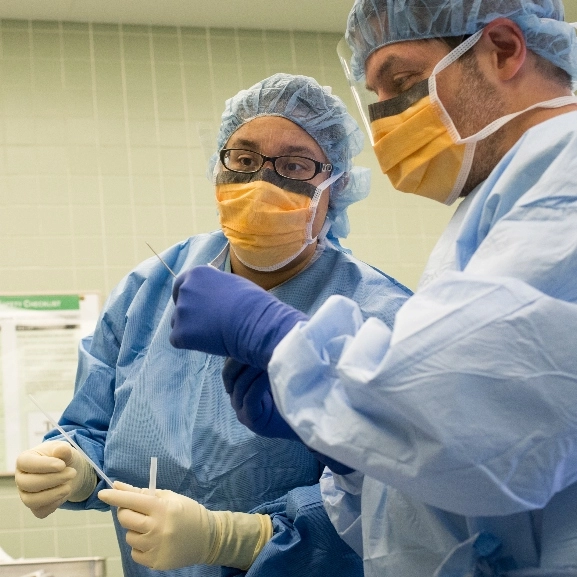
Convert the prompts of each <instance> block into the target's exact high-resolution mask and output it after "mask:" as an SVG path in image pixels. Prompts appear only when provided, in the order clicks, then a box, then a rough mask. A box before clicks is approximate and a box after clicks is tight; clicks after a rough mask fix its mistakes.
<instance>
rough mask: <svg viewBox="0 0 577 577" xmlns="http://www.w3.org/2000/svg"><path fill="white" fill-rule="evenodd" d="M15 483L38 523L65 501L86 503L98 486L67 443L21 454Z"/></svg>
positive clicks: (87, 468)
mask: <svg viewBox="0 0 577 577" xmlns="http://www.w3.org/2000/svg"><path fill="white" fill-rule="evenodd" d="M15 480H16V486H17V487H18V492H19V493H20V499H22V502H23V503H24V505H26V506H27V507H28V508H29V509H30V510H31V511H32V513H34V515H35V516H36V517H38V518H39V519H44V517H47V516H48V515H50V513H53V512H54V511H56V509H58V507H60V505H62V503H64V501H72V502H80V501H84V500H86V499H87V498H88V497H89V496H90V494H91V493H92V491H94V489H95V487H96V483H97V482H98V478H97V477H96V473H95V472H94V470H93V469H92V467H91V466H90V465H89V464H88V463H87V462H86V460H85V459H84V457H82V455H81V454H80V453H79V452H78V451H77V450H76V449H75V448H74V447H73V446H72V445H70V443H66V442H64V441H46V442H45V443H42V444H40V445H38V446H37V447H34V448H33V449H29V450H27V451H24V452H23V453H20V455H18V459H17V460H16V475H15Z"/></svg>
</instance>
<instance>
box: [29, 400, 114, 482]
mask: <svg viewBox="0 0 577 577" xmlns="http://www.w3.org/2000/svg"><path fill="white" fill-rule="evenodd" d="M28 397H29V398H30V400H31V401H32V402H33V403H34V404H35V405H36V406H37V407H38V408H39V409H40V411H42V413H43V414H44V416H45V417H46V418H47V419H48V421H49V422H50V423H51V424H52V426H53V427H56V428H57V429H58V430H59V431H60V432H61V433H62V434H63V435H64V438H65V439H66V440H67V441H68V442H69V443H70V444H71V445H72V446H73V447H74V448H75V449H76V450H77V451H78V452H79V453H80V454H81V455H82V456H83V457H84V458H85V459H86V460H87V461H88V462H89V463H90V464H91V465H92V468H93V469H94V470H95V471H96V473H97V474H98V476H99V477H100V478H101V479H102V480H104V481H105V482H106V483H107V484H108V485H109V486H110V488H111V489H114V486H113V485H112V481H111V480H110V479H109V478H108V477H107V476H106V475H105V474H104V471H103V470H102V469H101V468H100V467H99V466H98V465H97V464H96V463H95V462H94V461H93V460H92V459H91V458H90V457H89V456H88V455H87V454H86V453H85V452H84V451H83V450H82V449H81V448H80V446H79V445H78V443H76V442H75V441H74V439H73V438H72V437H71V436H70V435H69V434H68V433H67V432H66V431H65V430H64V429H63V428H62V427H61V426H60V425H59V424H58V423H57V422H56V421H55V420H54V419H53V418H52V417H51V416H50V415H49V414H48V413H47V412H46V411H45V410H44V409H43V408H42V407H41V406H40V405H39V404H38V401H37V400H36V399H35V398H34V397H33V396H32V395H28Z"/></svg>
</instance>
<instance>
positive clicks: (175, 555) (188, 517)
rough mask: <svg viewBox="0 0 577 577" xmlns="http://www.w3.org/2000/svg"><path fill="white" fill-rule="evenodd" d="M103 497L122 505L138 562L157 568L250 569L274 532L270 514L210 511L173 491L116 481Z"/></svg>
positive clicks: (123, 522)
mask: <svg viewBox="0 0 577 577" xmlns="http://www.w3.org/2000/svg"><path fill="white" fill-rule="evenodd" d="M98 497H99V499H101V500H102V501H104V502H105V503H108V504H109V505H112V506H114V507H118V522H119V523H120V524H121V525H122V526H123V527H124V528H125V529H127V531H128V532H127V534H126V542H127V543H128V545H130V546H131V547H132V558H133V559H134V561H136V562H137V563H140V564H141V565H145V566H146V567H150V568H151V569H156V570H164V571H166V570H168V569H178V568H180V567H189V566H191V565H224V566H226V567H236V568H237V569H242V570H244V571H246V570H247V569H248V568H249V567H250V566H251V565H252V564H253V562H254V560H255V559H256V556H257V555H258V554H259V552H260V550H261V549H262V548H263V547H264V545H265V543H266V542H267V541H268V540H269V539H270V538H271V537H272V521H271V520H270V517H269V516H268V515H259V514H249V513H232V512H231V511H209V510H208V509H207V508H206V507H204V506H202V505H201V504H200V503H197V502H196V501H195V500H194V499H189V498H188V497H184V496H183V495H179V494H178V493H174V492H172V491H165V490H160V489H157V490H156V492H155V494H154V495H151V494H150V493H148V489H139V488H137V487H132V486H131V485H127V484H126V483H120V482H118V481H116V482H115V483H114V489H103V490H102V491H100V492H99V493H98Z"/></svg>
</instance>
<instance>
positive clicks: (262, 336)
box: [170, 266, 309, 369]
mask: <svg viewBox="0 0 577 577" xmlns="http://www.w3.org/2000/svg"><path fill="white" fill-rule="evenodd" d="M172 297H173V299H174V302H175V304H176V308H175V310H174V314H173V315H172V320H171V326H172V332H171V333H170V342H171V343H172V345H173V346H175V347H176V348H178V349H192V350H196V351H202V352H205V353H209V354H213V355H221V356H223V357H231V358H233V359H236V360H238V361H241V362H243V363H245V364H247V365H251V366H253V367H259V368H261V369H266V367H267V366H268V363H269V361H270V358H271V356H272V353H273V351H274V349H275V347H276V346H277V344H278V343H279V342H280V341H281V340H282V339H283V338H284V336H285V335H286V334H287V333H288V332H289V331H290V330H291V329H292V328H293V327H294V326H295V325H296V324H297V323H298V322H299V321H307V320H308V318H309V317H308V316H307V315H305V314H304V313H302V312H300V311H298V310H296V309H294V308H293V307H291V306H289V305H287V304H284V303H283V302H281V301H280V300H278V299H277V298H276V297H274V296H273V295H271V294H270V293H268V292H266V291H265V290H264V289H262V288H260V287H259V286H257V285H255V284H254V283H252V282H251V281H249V280H247V279H244V278H242V277H240V276H238V275H235V274H230V273H225V272H221V271H219V270H217V269H215V268H214V267H212V266H197V267H195V268H193V269H191V270H189V271H187V272H185V273H183V274H181V275H179V276H178V278H177V279H176V282H175V284H174V289H173V291H172Z"/></svg>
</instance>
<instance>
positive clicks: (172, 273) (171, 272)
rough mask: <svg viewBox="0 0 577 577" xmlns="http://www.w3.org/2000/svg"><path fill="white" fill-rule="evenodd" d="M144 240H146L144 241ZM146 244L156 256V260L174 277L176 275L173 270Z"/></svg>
mask: <svg viewBox="0 0 577 577" xmlns="http://www.w3.org/2000/svg"><path fill="white" fill-rule="evenodd" d="M144 242H146V241H144ZM146 246H147V247H148V248H149V249H150V250H151V251H152V252H153V253H154V254H155V255H156V256H157V257H158V260H159V261H160V262H161V263H162V264H163V265H164V266H165V267H166V269H167V270H168V272H169V273H170V274H171V275H172V276H173V277H174V278H176V275H175V274H174V272H173V270H172V269H171V268H170V267H169V266H168V265H167V264H166V263H165V262H164V259H163V258H162V257H161V256H160V255H159V254H158V253H157V252H156V251H155V250H154V249H153V248H152V247H151V246H150V245H149V244H148V243H146Z"/></svg>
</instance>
